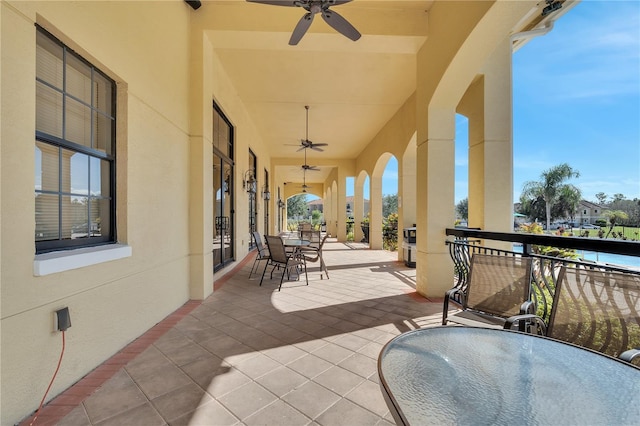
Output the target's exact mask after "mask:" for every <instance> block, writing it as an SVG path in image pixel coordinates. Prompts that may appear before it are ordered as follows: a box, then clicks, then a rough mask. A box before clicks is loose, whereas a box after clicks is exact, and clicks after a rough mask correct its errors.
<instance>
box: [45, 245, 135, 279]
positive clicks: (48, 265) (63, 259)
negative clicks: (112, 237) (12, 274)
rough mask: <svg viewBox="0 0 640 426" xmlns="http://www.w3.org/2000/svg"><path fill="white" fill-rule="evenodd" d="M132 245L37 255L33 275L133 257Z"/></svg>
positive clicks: (105, 246)
mask: <svg viewBox="0 0 640 426" xmlns="http://www.w3.org/2000/svg"><path fill="white" fill-rule="evenodd" d="M131 253H132V250H131V246H128V245H125V244H108V245H103V246H96V247H85V248H80V249H76V250H65V251H56V252H52V253H44V254H38V255H36V257H35V259H34V260H33V275H35V276H36V277H41V276H44V275H50V274H55V273H58V272H64V271H69V270H71V269H78V268H83V267H85V266H91V265H96V264H98V263H104V262H110V261H112V260H118V259H124V258H126V257H131Z"/></svg>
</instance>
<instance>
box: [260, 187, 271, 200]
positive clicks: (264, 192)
mask: <svg viewBox="0 0 640 426" xmlns="http://www.w3.org/2000/svg"><path fill="white" fill-rule="evenodd" d="M262 199H263V200H265V201H269V200H270V199H271V192H269V187H268V186H267V184H265V185H264V187H263V188H262Z"/></svg>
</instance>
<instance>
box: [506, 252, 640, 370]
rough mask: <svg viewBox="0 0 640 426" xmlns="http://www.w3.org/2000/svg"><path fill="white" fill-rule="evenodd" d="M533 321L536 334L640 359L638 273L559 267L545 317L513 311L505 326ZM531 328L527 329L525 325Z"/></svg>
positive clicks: (609, 353) (595, 268)
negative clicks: (549, 312)
mask: <svg viewBox="0 0 640 426" xmlns="http://www.w3.org/2000/svg"><path fill="white" fill-rule="evenodd" d="M523 321H531V322H534V323H535V324H536V325H537V327H535V328H533V329H532V330H531V331H533V332H534V333H536V334H541V335H544V336H547V337H551V338H553V339H557V340H562V341H564V342H568V343H572V344H574V345H578V346H582V347H585V348H588V349H591V350H594V351H597V352H600V353H604V354H606V355H609V356H612V357H619V358H622V359H624V360H625V361H628V362H632V361H633V360H634V359H638V360H640V275H637V274H632V273H624V272H616V271H612V270H606V269H601V268H598V267H590V266H589V267H587V266H584V265H577V264H576V265H575V266H566V265H563V266H562V267H561V268H560V272H559V273H558V279H557V282H556V285H555V293H554V297H553V302H552V306H551V315H550V317H549V322H548V323H545V322H544V321H543V320H542V318H540V317H537V316H536V315H533V314H529V315H516V316H514V317H511V318H509V319H507V321H506V322H505V326H504V327H505V328H509V329H511V328H513V327H514V326H517V328H520V327H519V324H521V323H522V322H523ZM527 331H529V330H527Z"/></svg>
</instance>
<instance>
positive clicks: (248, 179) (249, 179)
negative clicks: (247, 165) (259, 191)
mask: <svg viewBox="0 0 640 426" xmlns="http://www.w3.org/2000/svg"><path fill="white" fill-rule="evenodd" d="M242 187H243V188H244V189H245V190H246V191H247V192H248V193H250V194H255V193H256V178H255V176H254V175H253V169H249V170H247V171H246V172H244V180H243V181H242Z"/></svg>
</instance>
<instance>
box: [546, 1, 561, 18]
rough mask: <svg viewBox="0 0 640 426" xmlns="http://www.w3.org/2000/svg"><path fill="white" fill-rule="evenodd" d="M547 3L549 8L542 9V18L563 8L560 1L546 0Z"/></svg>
mask: <svg viewBox="0 0 640 426" xmlns="http://www.w3.org/2000/svg"><path fill="white" fill-rule="evenodd" d="M545 1H546V2H547V6H545V8H544V9H542V16H547V15H548V14H550V13H551V12H555V11H556V10H558V9H560V8H562V2H561V1H559V0H545Z"/></svg>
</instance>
